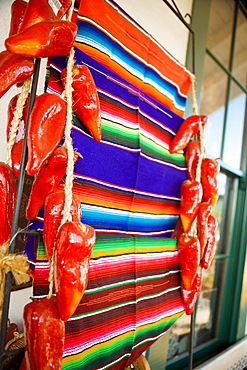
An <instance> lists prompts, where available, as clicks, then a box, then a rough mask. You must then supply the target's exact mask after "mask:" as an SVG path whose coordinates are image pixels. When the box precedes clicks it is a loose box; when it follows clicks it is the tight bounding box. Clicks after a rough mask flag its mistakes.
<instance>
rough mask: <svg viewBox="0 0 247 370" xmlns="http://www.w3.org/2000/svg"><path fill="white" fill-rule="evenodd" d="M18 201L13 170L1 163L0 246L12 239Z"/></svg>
mask: <svg viewBox="0 0 247 370" xmlns="http://www.w3.org/2000/svg"><path fill="white" fill-rule="evenodd" d="M15 200H16V179H15V176H14V174H13V171H12V168H11V167H10V166H9V165H7V164H6V163H4V162H0V202H1V207H0V246H1V245H3V244H4V243H6V242H7V241H8V240H9V239H10V233H11V227H12V220H13V215H14V208H15Z"/></svg>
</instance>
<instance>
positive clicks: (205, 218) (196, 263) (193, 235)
mask: <svg viewBox="0 0 247 370" xmlns="http://www.w3.org/2000/svg"><path fill="white" fill-rule="evenodd" d="M191 82H192V91H191V93H192V110H193V115H192V116H190V117H188V118H186V119H185V120H184V121H183V122H182V124H181V126H180V127H179V129H178V131H177V133H176V135H175V136H174V138H173V139H172V141H171V143H170V152H171V153H177V152H178V151H181V150H185V160H186V166H187V172H188V180H185V181H183V183H182V184H181V188H180V193H181V200H180V215H179V219H178V222H177V225H176V228H175V230H174V233H173V237H175V238H178V261H179V265H180V271H181V293H182V299H183V303H184V306H185V312H186V314H188V315H190V314H192V312H193V310H194V307H195V303H196V301H197V298H198V296H199V293H200V290H201V287H202V274H203V269H205V268H208V267H209V266H210V264H211V262H212V259H213V257H214V254H215V249H216V237H215V232H216V227H217V221H216V218H215V217H214V216H213V215H212V210H213V208H214V206H215V204H216V202H217V199H218V186H217V174H218V172H219V165H218V162H217V160H213V159H209V158H205V143H204V126H205V124H206V123H207V117H206V116H202V115H199V114H198V107H197V102H196V91H195V78H194V77H192V81H191Z"/></svg>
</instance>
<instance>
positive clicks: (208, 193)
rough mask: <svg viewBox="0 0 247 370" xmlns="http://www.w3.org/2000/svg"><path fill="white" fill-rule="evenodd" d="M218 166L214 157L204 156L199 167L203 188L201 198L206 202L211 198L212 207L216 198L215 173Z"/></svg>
mask: <svg viewBox="0 0 247 370" xmlns="http://www.w3.org/2000/svg"><path fill="white" fill-rule="evenodd" d="M219 170H220V167H219V164H218V162H217V160H216V159H210V158H204V159H203V161H202V167H201V183H202V189H203V195H202V200H203V202H207V201H209V200H211V204H212V206H213V208H214V206H215V204H216V203H217V200H218V196H219V195H218V184H217V175H218V173H219Z"/></svg>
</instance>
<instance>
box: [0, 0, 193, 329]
mask: <svg viewBox="0 0 247 370" xmlns="http://www.w3.org/2000/svg"><path fill="white" fill-rule="evenodd" d="M12 2H13V1H5V0H0V14H1V23H0V50H4V40H5V38H7V37H8V32H9V22H10V8H11V3H12ZM116 2H117V3H118V4H119V5H120V6H121V7H122V8H123V9H124V10H125V11H126V12H127V13H128V14H130V15H131V16H132V17H133V18H134V19H135V20H136V21H137V22H138V23H139V24H140V25H141V26H142V27H144V28H145V29H146V30H147V31H148V32H149V33H150V34H152V36H153V37H154V38H155V39H156V40H157V41H159V42H160V43H161V44H162V45H163V46H164V47H165V48H166V49H167V50H168V51H169V52H170V53H171V54H172V55H173V56H174V57H175V58H177V59H178V60H179V61H180V62H181V63H183V64H184V63H185V59H186V51H187V41H188V31H187V29H186V27H185V26H184V25H182V24H181V22H180V21H179V20H178V18H177V17H176V16H175V15H174V14H173V13H172V12H171V10H170V9H169V8H168V7H167V5H166V4H165V3H164V2H163V1H162V0H117V1H116ZM170 2H171V1H170ZM192 2H193V0H177V1H176V3H177V6H178V8H179V9H180V11H181V13H182V15H185V14H186V13H189V14H190V13H191V8H192ZM45 62H46V61H45V60H43V61H42V68H41V74H40V83H39V88H38V93H41V92H42V91H43V83H44V71H45ZM17 93H18V89H17V88H16V87H15V86H14V87H12V88H11V89H10V90H9V91H8V92H7V93H6V94H5V95H4V96H3V97H2V98H1V99H0V114H1V120H0V160H1V161H5V160H6V136H5V131H6V122H7V106H8V103H9V101H10V99H11V97H12V96H14V95H15V94H17ZM31 294H32V292H31V288H28V289H25V291H17V292H14V293H12V295H11V307H10V319H11V321H14V322H16V323H17V324H19V326H20V327H21V326H22V324H21V323H22V309H23V305H24V304H25V303H27V302H28V301H29V297H30V296H31Z"/></svg>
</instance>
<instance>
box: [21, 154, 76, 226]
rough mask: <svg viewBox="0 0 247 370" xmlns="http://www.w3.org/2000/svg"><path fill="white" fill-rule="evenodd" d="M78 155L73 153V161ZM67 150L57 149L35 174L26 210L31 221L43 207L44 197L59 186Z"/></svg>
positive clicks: (64, 170)
mask: <svg viewBox="0 0 247 370" xmlns="http://www.w3.org/2000/svg"><path fill="white" fill-rule="evenodd" d="M77 158H78V155H77V154H76V153H75V161H76V160H77ZM67 161H68V155H67V149H65V147H59V148H57V149H56V150H55V151H54V153H53V154H52V155H51V157H50V158H49V159H48V160H47V161H46V162H45V163H44V164H43V166H42V167H41V169H40V171H39V173H38V174H37V176H36V178H35V180H34V182H33V185H32V189H31V192H30V195H29V199H28V204H27V208H26V217H27V219H28V220H33V219H35V217H36V216H37V214H38V212H39V210H40V208H41V207H42V206H43V205H44V203H45V199H46V197H47V196H48V195H49V194H51V193H53V192H54V191H55V190H56V189H57V187H58V186H59V184H60V182H61V180H62V178H63V177H64V175H65V174H66V169H67Z"/></svg>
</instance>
